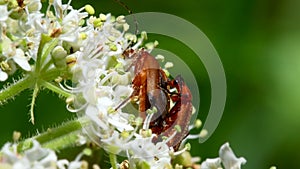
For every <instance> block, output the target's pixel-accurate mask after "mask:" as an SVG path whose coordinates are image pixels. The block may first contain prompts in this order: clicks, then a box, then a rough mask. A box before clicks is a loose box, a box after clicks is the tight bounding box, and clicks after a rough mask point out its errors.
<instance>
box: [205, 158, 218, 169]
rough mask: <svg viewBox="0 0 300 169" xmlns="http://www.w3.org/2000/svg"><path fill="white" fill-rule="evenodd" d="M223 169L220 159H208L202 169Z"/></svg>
mask: <svg viewBox="0 0 300 169" xmlns="http://www.w3.org/2000/svg"><path fill="white" fill-rule="evenodd" d="M220 167H221V159H220V158H208V159H206V160H205V161H204V162H202V164H201V169H218V168H220Z"/></svg>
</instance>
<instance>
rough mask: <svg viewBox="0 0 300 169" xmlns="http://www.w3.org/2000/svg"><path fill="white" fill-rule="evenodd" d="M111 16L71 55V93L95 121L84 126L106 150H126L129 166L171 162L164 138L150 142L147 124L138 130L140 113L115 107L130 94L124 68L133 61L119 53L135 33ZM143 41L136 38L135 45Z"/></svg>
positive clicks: (128, 75) (129, 78) (129, 76)
mask: <svg viewBox="0 0 300 169" xmlns="http://www.w3.org/2000/svg"><path fill="white" fill-rule="evenodd" d="M103 17H104V16H103ZM110 17H111V16H110V15H106V16H105V22H104V23H103V24H102V26H101V29H92V30H90V31H89V32H88V33H87V37H86V39H85V40H84V41H82V43H83V44H85V45H83V46H85V47H83V48H81V50H79V51H77V52H76V53H74V55H76V58H77V61H76V64H75V65H74V67H73V72H75V73H74V78H73V81H74V82H77V85H76V87H75V88H74V89H73V92H74V93H76V95H77V101H78V102H80V103H77V106H78V107H77V110H76V111H79V112H80V111H81V112H83V113H84V115H85V116H87V117H88V118H89V119H91V121H92V122H93V126H90V127H89V128H88V129H87V132H88V133H89V135H90V137H92V138H94V140H95V141H96V142H98V143H99V144H101V147H103V148H104V149H105V150H106V151H108V152H111V153H114V154H120V153H123V154H125V155H126V156H127V157H128V159H129V163H130V166H131V167H133V168H135V167H134V166H138V165H147V166H151V168H164V167H167V166H171V164H170V162H171V156H170V154H169V153H170V151H171V149H172V148H171V147H169V146H167V141H162V142H159V143H156V144H154V143H153V142H152V138H153V137H154V136H155V135H154V134H151V130H149V129H148V127H144V128H143V130H139V128H140V127H141V124H142V120H141V119H140V118H139V117H135V116H134V115H133V114H132V112H123V111H122V109H121V108H119V109H116V110H115V108H116V107H118V106H119V105H120V104H121V103H122V102H123V101H124V100H126V99H127V98H129V97H130V95H131V93H132V87H131V81H132V78H133V76H134V75H133V72H130V71H127V70H126V69H127V68H128V67H130V65H131V64H132V63H131V62H130V60H129V59H125V58H124V56H123V55H122V53H123V51H124V50H125V49H126V48H127V47H128V45H129V43H128V42H129V40H130V39H136V37H134V35H133V36H128V35H127V34H125V30H126V29H124V27H125V28H126V27H127V25H126V23H125V21H124V20H123V18H122V17H118V18H116V21H112V20H111V19H110ZM120 24H123V29H122V31H120V30H119V29H117V28H118V27H119V25H120ZM142 40H143V38H141V39H139V41H138V42H137V44H136V45H135V46H134V47H133V49H136V48H137V47H138V46H139V44H140V43H141V41H142ZM82 100H83V101H82ZM124 105H125V104H124ZM145 126H147V125H145ZM141 161H143V163H141Z"/></svg>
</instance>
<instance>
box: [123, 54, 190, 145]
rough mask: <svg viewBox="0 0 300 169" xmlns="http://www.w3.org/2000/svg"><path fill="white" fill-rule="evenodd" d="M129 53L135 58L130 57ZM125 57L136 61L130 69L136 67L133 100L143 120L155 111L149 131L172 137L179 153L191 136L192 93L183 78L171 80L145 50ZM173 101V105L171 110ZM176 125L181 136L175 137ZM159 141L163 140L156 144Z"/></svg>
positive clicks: (170, 142)
mask: <svg viewBox="0 0 300 169" xmlns="http://www.w3.org/2000/svg"><path fill="white" fill-rule="evenodd" d="M130 53H133V54H132V55H131V56H129V55H130ZM124 55H125V57H130V58H132V59H133V62H132V65H131V66H130V67H134V74H135V77H134V79H133V81H132V87H133V93H132V94H131V96H130V98H132V99H133V98H135V99H136V98H137V99H138V101H139V112H140V116H141V117H142V118H143V119H145V118H146V111H147V110H148V109H152V108H154V107H155V108H156V109H157V112H156V113H155V114H154V115H153V117H152V119H151V123H150V125H149V128H150V129H151V130H152V132H153V133H155V134H157V135H162V136H166V137H172V138H171V139H169V141H168V145H169V146H173V147H174V149H177V148H178V147H179V145H180V143H181V141H182V140H183V139H184V138H185V137H186V136H187V134H188V132H189V131H188V127H189V123H190V118H191V114H192V108H193V105H192V102H191V101H192V94H191V91H190V89H189V88H188V86H187V85H186V84H185V83H184V80H183V78H182V77H181V76H177V77H176V78H175V79H173V80H170V79H169V78H168V77H167V76H166V74H165V72H164V71H163V70H162V69H161V67H160V65H159V63H158V61H157V60H156V59H155V58H154V57H153V56H152V55H150V54H149V53H148V52H147V51H145V50H144V49H141V50H139V51H138V52H135V51H133V50H128V51H125V52H124ZM171 91H172V92H171ZM171 101H172V102H173V104H174V105H173V106H172V107H170V102H171ZM176 125H178V126H180V127H181V132H178V133H176V134H175V132H177V131H176V129H175V128H174V127H175V126H176ZM174 134H175V135H174ZM157 139H160V138H156V139H155V140H157ZM155 140H154V141H155Z"/></svg>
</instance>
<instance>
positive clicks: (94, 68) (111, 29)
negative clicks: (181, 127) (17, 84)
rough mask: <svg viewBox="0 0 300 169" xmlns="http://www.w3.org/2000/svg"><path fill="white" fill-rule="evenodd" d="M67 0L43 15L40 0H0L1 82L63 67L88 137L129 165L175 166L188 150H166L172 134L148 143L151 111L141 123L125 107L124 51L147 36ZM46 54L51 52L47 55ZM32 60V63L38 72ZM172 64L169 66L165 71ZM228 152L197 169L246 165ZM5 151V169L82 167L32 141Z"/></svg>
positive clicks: (128, 75)
mask: <svg viewBox="0 0 300 169" xmlns="http://www.w3.org/2000/svg"><path fill="white" fill-rule="evenodd" d="M70 2H71V1H69V2H68V3H67V4H62V2H61V0H50V1H49V6H48V8H47V11H46V13H45V14H43V13H42V12H41V11H40V10H41V7H42V4H41V2H40V0H20V1H19V0H8V1H1V2H0V13H1V16H0V81H5V80H6V79H7V78H8V75H9V74H12V73H13V72H14V71H15V70H16V69H17V68H18V67H20V68H21V69H22V70H24V71H32V70H34V71H35V70H38V68H39V67H42V71H47V70H48V69H49V68H51V66H52V67H57V68H58V67H62V66H65V65H68V66H69V67H68V68H70V69H69V70H70V71H71V72H72V74H73V79H72V83H73V84H74V85H75V86H72V87H70V86H68V85H64V86H63V85H61V87H62V88H63V89H64V90H67V91H68V92H72V93H74V94H75V95H76V100H75V102H74V107H72V108H73V109H71V106H70V107H69V108H70V109H69V110H70V111H75V112H78V113H79V114H80V113H81V114H83V116H86V117H88V118H89V119H90V120H91V121H92V125H90V126H88V127H87V128H86V132H87V133H88V134H89V136H90V138H91V139H93V140H94V141H95V142H97V143H99V144H101V147H103V148H104V149H105V150H106V151H108V152H110V153H113V154H119V155H120V154H121V153H123V155H125V156H127V158H128V163H129V165H130V168H151V169H162V168H172V165H171V160H172V157H174V156H176V155H178V154H180V153H182V152H184V151H185V150H186V149H188V148H187V147H185V148H183V149H182V150H179V151H178V152H174V149H173V147H171V146H168V144H167V143H168V141H169V140H170V139H172V137H173V136H174V135H175V134H176V132H175V133H174V134H173V135H172V136H170V137H169V138H163V139H162V140H160V141H157V142H156V143H153V138H154V137H157V136H156V135H155V134H153V133H152V131H151V129H149V124H150V121H151V119H152V116H153V112H154V111H155V110H148V111H147V112H148V114H147V117H146V118H145V119H144V121H143V119H141V118H140V117H139V115H134V113H133V112H127V111H126V110H125V109H122V107H124V106H126V99H128V98H130V96H131V94H132V92H133V91H132V87H131V82H132V79H133V77H134V73H133V71H129V68H131V66H132V60H130V59H127V58H124V56H123V52H124V51H125V50H126V49H128V47H129V46H130V45H131V44H132V43H135V44H133V45H134V46H132V47H131V48H132V49H133V50H136V51H138V48H139V47H140V45H141V43H142V41H143V39H144V38H146V34H144V33H142V34H141V38H139V39H138V38H137V37H136V35H133V34H130V33H126V31H127V30H128V29H129V25H128V24H127V23H126V22H125V19H124V16H119V17H117V18H115V17H113V16H111V15H110V14H107V15H104V14H100V15H99V17H95V16H89V14H93V13H94V11H93V9H92V7H91V6H89V5H87V6H85V7H84V8H81V9H78V10H77V9H73V7H72V6H71V5H70ZM44 36H47V37H49V39H50V40H49V41H51V40H53V39H55V40H56V41H54V42H56V43H53V45H54V46H51V45H52V44H47V45H48V46H47V45H46V46H44V48H41V46H43V45H45V44H43V43H45V42H43V37H44ZM155 45H156V43H154V44H152V45H150V46H149V48H152V47H153V46H155ZM48 49H49V50H52V49H53V51H49V52H47V50H48ZM144 50H146V49H144ZM41 53H43V55H45V56H41ZM50 55H51V57H49V56H50ZM40 62H41V63H40ZM30 63H34V64H36V65H35V67H34V66H31V65H30ZM52 63H53V64H52ZM38 64H40V65H38ZM172 66H173V65H172V64H171V63H167V64H166V65H165V68H170V67H172ZM42 71H41V72H42ZM52 80H53V79H52ZM120 105H121V106H120ZM9 147H13V148H14V149H13V150H12V151H11V150H10V149H9ZM228 152H229V153H228ZM230 152H231V149H230V148H229V146H228V145H225V147H222V148H221V151H220V158H218V159H215V160H212V162H211V161H210V160H207V161H205V162H204V163H202V167H201V168H202V169H205V168H208V169H211V168H213V167H220V162H221V161H222V163H223V165H224V167H225V169H235V168H240V165H241V164H243V163H245V160H243V159H239V160H236V157H235V156H234V154H233V153H230ZM2 153H3V155H2V157H1V158H2V159H1V163H0V165H8V166H9V167H10V168H49V169H50V168H66V167H68V168H72V169H73V168H79V167H80V162H78V160H75V161H74V162H71V163H69V162H68V161H65V160H57V157H56V155H55V153H54V152H53V151H52V150H49V149H43V148H41V147H40V145H39V143H38V142H36V141H33V147H32V148H31V149H29V150H26V151H25V152H24V154H22V155H18V154H17V153H16V147H15V146H14V145H10V144H6V145H5V146H4V147H3V149H2ZM228 159H229V160H228ZM20 165H21V166H22V167H19V166H20ZM210 166H213V167H210ZM119 167H120V168H121V167H122V163H121V164H119ZM0 168H1V166H0ZM177 168H178V167H177Z"/></svg>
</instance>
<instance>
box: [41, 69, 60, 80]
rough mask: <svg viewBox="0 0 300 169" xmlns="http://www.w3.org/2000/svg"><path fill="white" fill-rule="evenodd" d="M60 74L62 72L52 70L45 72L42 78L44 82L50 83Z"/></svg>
mask: <svg viewBox="0 0 300 169" xmlns="http://www.w3.org/2000/svg"><path fill="white" fill-rule="evenodd" d="M61 74H63V70H59V69H57V68H53V69H49V70H47V72H44V73H43V77H42V78H43V80H45V81H52V80H54V79H55V78H57V77H58V76H60V75H61Z"/></svg>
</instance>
